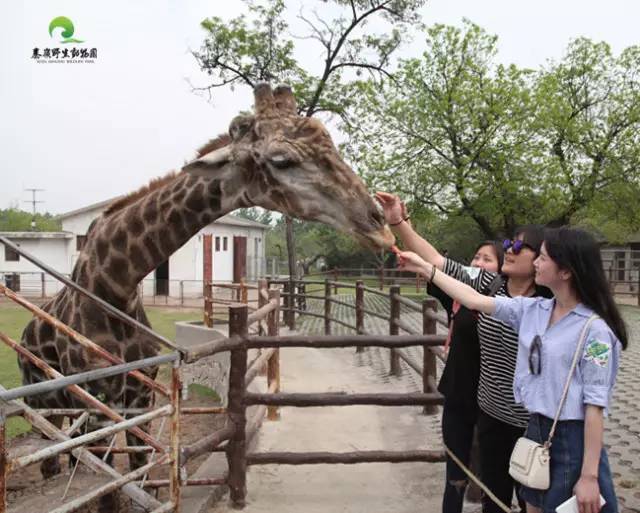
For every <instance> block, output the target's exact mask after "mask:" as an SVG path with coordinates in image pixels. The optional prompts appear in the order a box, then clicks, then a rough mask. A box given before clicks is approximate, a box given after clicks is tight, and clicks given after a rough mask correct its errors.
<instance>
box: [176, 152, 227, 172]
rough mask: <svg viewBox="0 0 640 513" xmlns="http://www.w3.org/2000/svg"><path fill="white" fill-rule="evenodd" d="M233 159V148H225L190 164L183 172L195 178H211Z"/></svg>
mask: <svg viewBox="0 0 640 513" xmlns="http://www.w3.org/2000/svg"><path fill="white" fill-rule="evenodd" d="M231 157H232V155H231V146H229V145H228V146H223V147H222V148H219V149H217V150H214V151H211V152H209V153H207V154H206V155H203V156H202V157H200V158H197V159H196V160H194V161H193V162H190V163H189V164H187V165H186V166H184V167H183V168H182V170H183V171H185V172H187V173H189V174H192V175H194V176H204V177H207V176H211V174H212V173H214V172H215V171H216V170H217V169H220V168H221V167H224V166H225V165H226V164H228V163H229V162H230V161H231Z"/></svg>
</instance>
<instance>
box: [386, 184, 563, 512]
mask: <svg viewBox="0 0 640 513" xmlns="http://www.w3.org/2000/svg"><path fill="white" fill-rule="evenodd" d="M376 197H377V199H378V201H379V202H380V204H381V205H382V207H383V210H384V214H385V218H386V221H387V222H388V223H389V225H390V226H392V227H393V229H394V230H395V232H396V234H397V235H398V236H399V238H400V239H401V240H402V242H403V244H404V246H405V248H407V249H408V250H411V251H414V252H415V253H417V254H418V255H419V256H421V257H422V258H423V259H424V260H426V261H427V262H429V263H430V264H432V265H433V266H435V267H436V268H438V269H439V270H441V271H443V272H444V273H446V274H448V275H450V276H452V277H454V278H456V279H457V280H460V281H462V282H464V283H467V284H468V285H470V286H472V287H473V288H474V289H476V290H477V291H480V292H482V291H486V290H488V289H489V287H490V285H491V283H492V282H493V280H494V278H495V276H496V274H495V273H492V272H488V271H485V270H482V269H481V270H479V272H478V274H477V275H474V276H470V275H469V274H468V273H467V271H466V270H465V268H464V267H463V266H462V265H461V264H459V263H458V262H455V261H453V260H451V259H448V258H445V257H443V256H442V255H441V254H440V253H439V252H438V251H437V250H436V249H435V248H434V247H433V246H432V245H431V244H430V243H429V242H428V241H427V240H425V239H424V238H422V237H421V236H420V235H419V234H418V233H416V232H415V231H414V230H413V228H412V227H411V225H410V224H409V223H408V222H407V220H408V216H407V215H406V213H403V207H402V202H401V201H400V199H399V198H398V197H397V196H395V195H393V194H388V193H384V192H379V193H377V194H376ZM542 238H543V231H542V228H541V227H538V226H526V227H523V228H521V229H519V230H517V231H516V233H515V237H514V240H513V241H509V243H508V244H506V246H508V247H505V249H506V252H505V255H504V264H503V266H502V275H503V276H504V277H505V280H504V283H503V284H502V287H501V288H500V289H499V290H498V292H497V293H496V294H495V295H496V296H507V297H515V296H525V297H526V296H528V297H534V296H540V295H545V296H548V295H550V294H549V291H548V290H547V289H546V288H544V287H538V286H536V284H535V281H534V275H535V270H534V267H533V261H534V260H535V259H536V258H537V256H538V254H539V251H540V245H541V244H542ZM478 338H479V340H480V382H479V385H478V406H479V407H480V412H479V415H478V424H477V429H478V442H479V445H480V474H481V479H482V481H483V482H484V483H485V484H486V485H487V487H488V488H489V489H490V490H491V491H492V492H493V493H494V494H495V495H496V496H497V497H498V498H499V499H500V500H501V501H502V502H503V503H505V504H511V502H512V499H513V493H514V488H515V487H516V483H515V482H514V481H513V479H512V478H511V476H510V475H509V458H510V456H511V452H512V450H513V447H514V445H515V443H516V441H517V440H518V438H519V437H521V436H522V435H523V434H524V431H525V428H526V427H527V422H528V419H529V414H528V413H527V411H526V410H525V409H524V408H523V407H522V406H521V405H519V404H516V402H515V399H514V397H513V377H514V372H515V367H516V357H517V354H518V334H517V332H516V331H515V330H514V329H513V328H512V327H511V326H509V325H508V324H506V323H504V322H501V321H499V320H497V319H495V318H493V317H491V316H490V315H486V314H480V315H479V319H478ZM516 491H517V490H516ZM521 506H522V503H521ZM523 509H524V508H523ZM482 511H483V513H501V512H502V510H501V509H500V508H499V506H498V505H497V504H495V503H494V502H493V501H492V500H491V499H490V498H489V497H487V496H484V497H483V508H482Z"/></svg>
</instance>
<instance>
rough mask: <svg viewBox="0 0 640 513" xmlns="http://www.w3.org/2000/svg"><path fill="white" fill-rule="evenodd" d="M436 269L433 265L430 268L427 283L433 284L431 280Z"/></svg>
mask: <svg viewBox="0 0 640 513" xmlns="http://www.w3.org/2000/svg"><path fill="white" fill-rule="evenodd" d="M436 269H437V267H436V266H435V265H434V266H432V267H431V276H429V278H428V281H429V283H433V278H434V277H435V275H436Z"/></svg>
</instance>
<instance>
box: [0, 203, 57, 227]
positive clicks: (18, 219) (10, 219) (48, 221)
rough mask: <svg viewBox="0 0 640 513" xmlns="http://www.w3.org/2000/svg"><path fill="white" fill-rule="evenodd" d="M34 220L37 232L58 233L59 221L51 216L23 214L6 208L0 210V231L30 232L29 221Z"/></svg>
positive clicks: (18, 210) (47, 214) (15, 209)
mask: <svg viewBox="0 0 640 513" xmlns="http://www.w3.org/2000/svg"><path fill="white" fill-rule="evenodd" d="M32 220H35V223H36V224H35V229H34V231H37V232H57V231H60V230H61V229H62V228H61V225H60V221H58V220H57V219H55V218H54V217H53V216H52V215H51V214H49V213H45V214H35V216H34V215H33V214H32V213H31V212H25V211H24V210H20V209H18V208H7V209H3V210H0V231H4V232H28V231H32V227H31V221H32Z"/></svg>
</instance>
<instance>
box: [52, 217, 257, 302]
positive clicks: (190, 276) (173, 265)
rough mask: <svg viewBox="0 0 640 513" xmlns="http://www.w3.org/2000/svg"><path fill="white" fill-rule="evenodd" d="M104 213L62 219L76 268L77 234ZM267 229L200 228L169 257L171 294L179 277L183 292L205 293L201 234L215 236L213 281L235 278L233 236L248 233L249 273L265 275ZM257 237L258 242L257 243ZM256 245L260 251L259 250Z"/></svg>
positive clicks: (147, 283)
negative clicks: (71, 236) (217, 245)
mask: <svg viewBox="0 0 640 513" xmlns="http://www.w3.org/2000/svg"><path fill="white" fill-rule="evenodd" d="M101 213H102V208H98V209H94V210H89V211H86V212H81V213H79V214H77V215H74V216H72V217H68V218H66V219H64V220H63V221H62V229H63V230H65V231H68V232H71V233H73V234H74V238H73V239H72V244H71V246H70V247H71V254H72V256H71V264H70V268H73V264H74V263H75V261H76V259H77V256H78V252H77V251H76V238H77V235H86V233H87V230H88V229H89V226H90V225H91V223H92V222H93V220H94V219H95V218H96V217H98V216H99V215H100V214H101ZM265 233H266V230H263V229H260V228H254V227H243V226H236V225H230V224H223V223H215V222H214V223H211V224H210V225H209V226H207V227H205V228H203V229H202V230H200V232H199V233H198V234H197V235H195V236H194V237H192V238H191V239H190V240H189V241H187V243H186V244H185V245H184V246H182V247H181V248H180V249H178V250H177V251H176V252H175V253H174V254H173V255H171V258H170V259H169V280H170V284H169V287H170V290H169V294H170V295H171V296H174V297H178V296H179V295H180V283H179V282H180V281H183V282H184V284H183V289H184V290H183V292H184V294H185V295H186V296H188V295H194V294H196V295H199V294H201V293H202V278H203V254H202V252H203V246H202V234H211V235H212V236H213V241H212V242H213V244H212V246H213V279H214V281H223V282H231V281H232V280H233V237H234V236H236V237H247V277H248V278H249V279H252V280H253V279H257V278H258V277H260V276H262V275H264V273H265V271H266V270H265V269H264V265H265V264H264V256H265ZM216 237H220V250H219V251H216V250H215V248H216ZM224 237H226V238H227V250H226V251H225V250H224ZM256 239H257V240H258V242H257V243H256ZM256 249H257V251H256ZM154 279H155V272H152V273H150V274H149V275H148V276H147V277H146V278H145V280H144V282H143V294H144V295H153V294H154V292H155V290H154Z"/></svg>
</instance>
